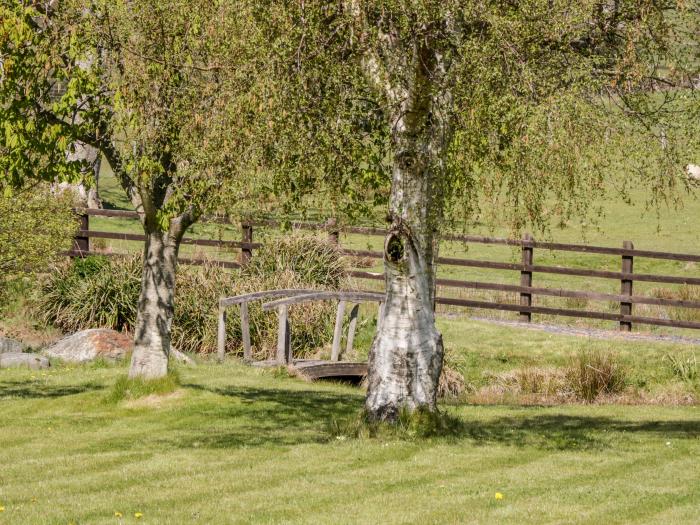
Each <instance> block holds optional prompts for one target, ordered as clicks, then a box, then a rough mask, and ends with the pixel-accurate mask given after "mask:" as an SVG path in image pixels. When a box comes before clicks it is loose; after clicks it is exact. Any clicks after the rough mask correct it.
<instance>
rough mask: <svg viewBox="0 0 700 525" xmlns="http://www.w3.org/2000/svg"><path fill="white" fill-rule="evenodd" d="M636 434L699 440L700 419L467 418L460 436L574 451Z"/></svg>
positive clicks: (614, 442) (482, 441) (483, 442)
mask: <svg viewBox="0 0 700 525" xmlns="http://www.w3.org/2000/svg"><path fill="white" fill-rule="evenodd" d="M632 435H634V436H636V437H645V438H647V439H662V438H663V439H672V438H673V439H697V438H698V437H699V436H700V421H699V420H675V421H649V420H647V421H631V420H623V419H617V418H610V417H601V416H578V415H576V416H572V415H562V414H542V415H536V416H526V415H523V416H522V417H517V418H516V417H513V418H511V417H504V418H498V419H493V420H489V421H468V420H463V427H462V435H461V436H460V437H463V438H467V439H469V440H471V441H473V442H474V443H475V444H477V445H488V444H493V443H498V444H505V445H513V446H517V447H535V448H543V449H551V450H570V449H603V448H608V447H610V446H613V445H619V444H620V443H621V442H622V441H624V440H627V439H628V438H629V437H630V436H632ZM635 439H636V438H635Z"/></svg>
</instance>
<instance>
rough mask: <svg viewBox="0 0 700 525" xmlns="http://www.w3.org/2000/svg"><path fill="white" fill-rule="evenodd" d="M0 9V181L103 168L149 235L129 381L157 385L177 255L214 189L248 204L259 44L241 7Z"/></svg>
mask: <svg viewBox="0 0 700 525" xmlns="http://www.w3.org/2000/svg"><path fill="white" fill-rule="evenodd" d="M1 9H2V12H1V14H2V33H0V53H1V55H0V56H1V57H2V66H3V71H2V77H0V78H2V84H1V85H0V118H2V124H3V126H4V128H5V132H6V133H5V137H4V142H3V143H2V144H0V146H2V147H4V149H5V150H6V151H7V156H5V157H3V160H2V165H1V167H2V168H3V169H2V171H0V181H1V182H2V184H3V185H4V187H5V188H11V187H12V186H13V185H14V186H17V185H21V184H22V183H23V182H24V181H26V180H27V179H32V178H41V179H45V180H49V181H52V182H54V181H58V182H62V181H67V182H73V183H74V182H79V181H80V177H81V173H83V172H84V170H85V168H86V166H85V162H83V161H81V160H80V159H79V158H77V157H78V156H76V155H69V156H66V155H65V151H66V150H70V149H71V148H75V146H74V145H75V144H85V145H88V146H90V147H93V148H95V149H97V150H98V151H99V152H100V153H101V154H102V155H104V156H105V158H106V159H107V160H108V162H109V164H110V166H111V168H112V169H113V171H114V173H115V175H116V176H117V178H118V179H119V181H120V183H121V185H122V187H123V188H124V190H125V191H126V193H127V195H128V196H129V198H130V199H131V201H132V203H133V204H134V206H135V208H136V210H137V212H138V214H139V218H140V221H141V225H142V227H143V230H144V233H145V235H146V241H145V245H144V252H143V264H144V271H143V281H142V287H141V295H140V298H139V304H138V315H137V321H136V330H135V335H134V338H135V341H134V342H135V346H134V353H133V358H132V362H131V368H130V372H129V375H130V376H131V377H136V376H138V377H143V378H156V377H160V376H163V375H164V374H166V373H167V367H168V356H169V352H170V327H171V323H172V317H173V305H174V294H175V273H176V267H177V256H178V250H179V247H180V242H181V240H182V238H183V236H184V235H185V232H186V231H187V229H188V228H189V227H190V226H191V225H192V224H193V223H194V222H196V221H197V220H198V218H199V217H200V216H201V215H202V214H203V213H205V212H206V211H208V210H212V209H216V207H217V206H218V205H219V204H220V202H221V201H220V199H219V196H220V195H222V194H223V190H224V188H225V189H226V190H227V192H228V194H229V195H233V197H232V198H231V199H232V200H234V199H235V200H238V201H244V200H245V198H246V197H247V195H248V191H249V186H250V185H249V184H248V182H249V181H248V179H247V178H246V177H247V176H248V175H249V174H250V173H252V172H253V170H251V169H250V166H251V162H250V161H249V154H250V152H251V148H250V147H249V145H250V144H251V143H252V142H251V141H250V140H249V138H250V137H251V136H253V135H254V133H253V125H254V123H255V122H256V120H255V118H253V117H252V109H251V108H257V107H258V104H256V103H255V101H254V100H251V98H250V97H251V96H252V95H251V94H252V93H254V92H255V91H254V90H253V89H252V86H253V84H254V83H255V81H256V78H257V77H256V75H254V74H253V71H252V69H253V68H254V67H255V65H256V61H255V55H254V54H253V52H254V51H255V50H256V49H257V46H258V43H259V41H258V40H256V33H255V27H254V26H252V25H251V24H250V21H251V19H250V17H249V11H248V9H247V6H246V3H245V2H209V1H204V0H202V1H198V0H195V1H190V0H187V1H186V0H172V1H167V2H160V1H155V0H136V1H133V0H129V1H126V0H117V1H112V0H104V1H103V0H94V1H89V0H62V1H61V2H55V3H51V4H49V3H47V4H42V3H40V2H35V3H33V2H23V1H19V0H17V1H10V2H6V3H3V5H2V8H1ZM59 85H60V87H61V89H60V90H59V91H60V94H59V96H55V94H56V87H57V86H59ZM52 93H53V95H54V96H53V97H52Z"/></svg>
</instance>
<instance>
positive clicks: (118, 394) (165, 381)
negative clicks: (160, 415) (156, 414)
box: [106, 369, 180, 403]
mask: <svg viewBox="0 0 700 525" xmlns="http://www.w3.org/2000/svg"><path fill="white" fill-rule="evenodd" d="M179 387H180V374H179V373H178V371H177V370H174V369H171V370H169V371H168V374H167V375H166V376H165V377H161V378H158V379H148V380H146V379H140V378H135V379H130V378H129V377H128V376H126V375H123V376H119V377H118V378H117V381H116V382H115V383H114V386H113V387H112V390H111V392H110V393H109V394H108V396H107V398H106V401H107V402H108V403H119V402H120V401H126V400H131V399H139V398H141V397H146V396H150V395H164V394H170V393H172V392H174V391H175V390H177V389H178V388H179Z"/></svg>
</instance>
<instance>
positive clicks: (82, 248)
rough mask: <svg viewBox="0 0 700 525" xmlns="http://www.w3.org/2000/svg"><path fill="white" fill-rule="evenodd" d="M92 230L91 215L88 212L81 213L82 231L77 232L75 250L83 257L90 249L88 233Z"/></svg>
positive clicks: (74, 243)
mask: <svg viewBox="0 0 700 525" xmlns="http://www.w3.org/2000/svg"><path fill="white" fill-rule="evenodd" d="M89 230H90V216H89V215H88V214H87V213H84V212H83V213H81V214H80V231H78V232H77V233H76V234H75V238H74V240H73V251H74V252H78V254H77V256H78V257H82V255H83V254H87V253H88V252H89V251H90V238H89V237H88V236H87V234H86V233H81V232H87V231H89Z"/></svg>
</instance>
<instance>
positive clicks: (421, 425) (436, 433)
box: [328, 408, 465, 441]
mask: <svg viewBox="0 0 700 525" xmlns="http://www.w3.org/2000/svg"><path fill="white" fill-rule="evenodd" d="M328 431H329V434H330V435H331V437H332V438H335V439H337V440H339V441H342V440H344V439H348V438H354V439H398V440H414V439H429V438H433V437H441V438H449V437H459V436H463V435H464V433H465V423H464V421H462V420H461V419H459V418H456V417H453V416H450V415H449V414H446V413H444V412H439V411H431V410H428V409H425V408H419V409H417V410H413V411H411V410H408V409H406V408H404V409H402V410H401V411H400V412H399V414H398V417H397V418H396V420H395V421H379V420H377V419H374V418H372V417H371V416H370V415H369V414H368V413H367V412H366V411H365V410H362V411H360V412H359V413H358V414H357V415H355V416H354V417H351V418H349V419H344V420H342V419H340V420H339V419H333V420H331V422H330V425H329V429H328Z"/></svg>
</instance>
